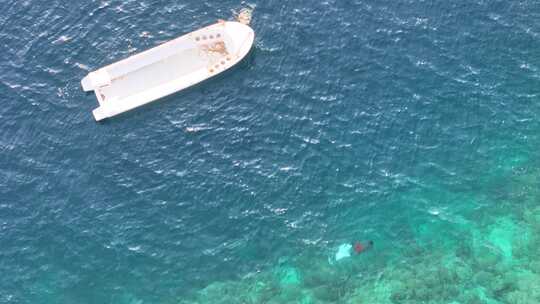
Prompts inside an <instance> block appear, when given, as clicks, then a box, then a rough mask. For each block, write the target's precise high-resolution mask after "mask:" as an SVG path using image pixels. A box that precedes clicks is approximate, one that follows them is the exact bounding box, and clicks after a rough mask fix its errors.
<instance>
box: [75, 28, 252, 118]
mask: <svg viewBox="0 0 540 304" xmlns="http://www.w3.org/2000/svg"><path fill="white" fill-rule="evenodd" d="M254 37H255V34H254V32H253V30H252V29H251V28H250V27H249V26H247V25H244V24H241V23H239V22H231V21H227V22H225V21H222V22H218V23H216V24H212V25H210V26H207V27H204V28H201V29H199V30H196V31H194V32H191V33H189V34H186V35H183V36H181V37H179V38H176V39H174V40H171V41H169V42H166V43H164V44H162V45H159V46H157V47H154V48H152V49H149V50H147V51H144V52H142V53H139V54H136V55H133V56H131V57H129V58H126V59H124V60H121V61H118V62H116V63H113V64H110V65H108V66H105V67H102V68H100V69H98V70H96V71H93V72H91V73H89V74H88V75H87V76H86V77H84V78H83V79H82V81H81V85H82V87H83V90H85V91H94V92H95V94H96V97H97V100H98V102H99V107H98V108H96V109H95V110H94V111H93V115H94V118H95V119H96V121H100V120H103V119H105V118H108V117H113V116H115V115H118V114H121V113H124V112H126V111H129V110H131V109H134V108H137V107H140V106H142V105H144V104H147V103H149V102H152V101H155V100H157V99H160V98H162V97H165V96H167V95H170V94H173V93H175V92H178V91H180V90H183V89H185V88H188V87H190V86H193V85H195V84H197V83H199V82H201V81H204V80H206V79H208V78H210V77H213V76H215V75H217V74H219V73H221V72H223V71H225V70H227V69H229V68H231V67H232V66H234V65H235V64H237V63H238V62H240V61H241V60H242V59H243V58H244V57H245V56H246V55H247V54H248V53H249V50H250V49H251V47H252V45H253V41H254Z"/></svg>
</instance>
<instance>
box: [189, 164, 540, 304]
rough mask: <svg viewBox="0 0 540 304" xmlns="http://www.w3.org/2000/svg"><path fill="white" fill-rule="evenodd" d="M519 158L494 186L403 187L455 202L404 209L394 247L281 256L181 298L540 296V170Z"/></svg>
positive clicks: (519, 302)
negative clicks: (520, 164) (462, 189)
mask: <svg viewBox="0 0 540 304" xmlns="http://www.w3.org/2000/svg"><path fill="white" fill-rule="evenodd" d="M514 163H515V161H514V162H511V164H510V165H507V166H505V168H503V169H504V171H505V172H507V173H508V174H509V175H508V176H507V179H506V182H504V183H502V182H501V181H500V177H493V178H492V179H489V178H486V179H484V181H483V183H489V184H490V187H494V185H497V187H496V191H492V192H486V193H482V194H478V193H472V192H471V193H457V194H456V193H452V192H450V191H444V190H443V189H438V190H437V191H434V192H433V193H421V194H419V192H418V191H413V192H409V193H405V194H403V195H402V196H401V199H402V200H416V201H419V200H425V201H426V202H427V203H426V204H427V205H429V204H431V203H432V202H435V201H438V202H440V201H447V202H448V203H447V205H449V204H451V203H454V202H457V203H456V205H455V206H452V207H455V208H445V207H444V204H443V207H437V206H432V205H429V206H426V209H427V210H428V212H427V213H428V214H427V215H426V214H425V213H424V214H420V213H419V211H416V210H413V211H407V212H404V215H403V216H404V218H405V217H406V219H407V220H408V221H409V225H408V228H407V229H405V230H404V231H401V232H400V233H401V234H400V235H401V237H402V238H406V242H402V241H397V240H394V241H393V242H392V244H393V247H390V248H392V250H384V249H382V248H385V249H388V248H389V247H388V246H387V247H384V246H379V247H377V245H376V246H375V248H374V250H372V251H370V252H367V253H365V254H361V255H351V256H347V255H343V253H342V252H341V253H339V254H338V256H339V259H338V261H336V259H335V256H336V252H338V250H339V249H338V248H339V247H336V248H335V249H336V250H334V251H333V252H331V253H330V254H317V253H310V254H301V255H299V256H296V257H286V258H282V259H280V261H279V262H278V263H277V266H275V267H274V268H272V269H268V270H265V271H262V272H260V273H257V274H255V275H252V276H248V277H246V278H244V279H239V280H235V281H229V282H216V283H213V284H211V285H209V286H208V287H206V288H205V289H203V290H200V291H198V292H197V293H196V294H195V296H194V297H193V298H191V299H186V300H183V301H182V302H181V303H182V304H192V303H304V304H315V303H320V304H324V303H344V304H361V303H377V304H387V303H388V304H413V303H430V304H431V303H433V304H435V303H452V304H458V303H463V304H465V303H467V304H481V303H482V304H497V303H501V304H502V303H507V304H529V303H530V304H532V303H540V288H538V286H540V256H539V255H538V252H540V251H539V249H540V187H539V186H540V172H528V171H527V170H521V171H520V170H516V169H515V167H512V166H513V164H514ZM510 167H512V168H510ZM419 196H420V198H419ZM435 198H437V199H435ZM468 202H473V203H468ZM458 204H459V205H458ZM468 206H472V207H470V208H469V207H468ZM479 206H480V207H479ZM450 210H451V211H450ZM485 210H489V211H490V212H485ZM341 249H343V248H341ZM329 257H330V259H329ZM332 258H334V259H333V260H334V262H332Z"/></svg>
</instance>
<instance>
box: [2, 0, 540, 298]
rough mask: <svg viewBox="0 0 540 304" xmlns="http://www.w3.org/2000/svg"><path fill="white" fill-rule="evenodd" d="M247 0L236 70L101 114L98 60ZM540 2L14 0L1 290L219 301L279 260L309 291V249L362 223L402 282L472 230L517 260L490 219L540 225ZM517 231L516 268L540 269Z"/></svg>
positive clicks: (470, 240)
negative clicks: (93, 84) (90, 77)
mask: <svg viewBox="0 0 540 304" xmlns="http://www.w3.org/2000/svg"><path fill="white" fill-rule="evenodd" d="M246 5H253V6H255V10H254V13H253V22H252V27H253V29H254V30H255V33H256V42H255V46H254V49H253V51H252V52H251V53H250V55H249V56H248V58H246V59H245V60H244V61H243V62H242V63H241V64H239V66H238V67H236V68H234V69H232V70H230V71H228V72H226V73H225V74H224V75H220V76H218V77H216V78H214V79H211V80H209V81H206V82H204V83H202V84H200V85H197V86H196V87H193V88H190V89H188V90H186V91H183V92H180V93H177V94H175V95H172V96H169V97H167V98H165V99H163V100H161V101H159V102H156V103H153V104H150V105H148V106H145V107H143V108H141V109H137V110H135V111H132V112H130V113H127V114H125V115H122V116H119V117H116V118H113V119H109V120H108V121H106V122H104V123H96V122H94V120H93V118H92V116H91V110H92V109H93V108H95V107H96V106H97V101H96V100H95V98H94V96H92V95H90V94H86V93H84V92H83V91H82V89H81V87H80V84H79V81H80V80H81V79H82V77H84V76H85V75H86V74H87V73H88V72H89V71H91V70H95V69H97V68H99V67H101V66H104V65H106V64H109V63H112V62H114V61H116V60H119V59H122V58H125V57H127V56H129V55H131V54H134V53H137V52H139V51H142V50H145V49H147V48H149V47H152V46H155V45H157V44H159V43H162V42H164V41H167V40H169V39H172V38H174V37H177V36H179V35H181V34H184V33H187V32H190V31H191V30H194V29H196V28H199V27H201V26H204V25H208V24H211V23H213V22H215V21H216V20H217V19H218V18H225V19H230V18H232V15H233V12H232V11H233V10H238V9H240V8H241V7H244V6H246ZM538 20H540V2H537V1H529V0H524V1H481V0H474V1H465V0H456V1H390V0H388V1H387V0H378V1H360V0H358V1H337V0H336V1H326V2H317V1H315V2H314V1H275V0H269V1H250V2H248V3H247V2H246V3H241V2H238V1H228V0H227V1H215V2H205V1H182V2H177V1H148V0H147V1H57V0H53V1H37V0H27V1H22V0H21V1H13V0H7V1H4V2H1V3H0V45H1V48H0V49H1V50H2V51H1V52H0V100H1V101H2V106H1V107H0V130H1V131H0V273H1V274H2V275H1V276H0V303H178V302H179V301H181V300H187V299H191V300H193V301H197V302H203V301H205V300H201V299H203V298H204V297H202V296H200V292H201V290H203V291H204V290H208V288H206V289H204V288H205V287H207V286H216V284H225V285H226V284H243V283H241V282H245V280H247V279H250V278H252V277H253V276H257V274H258V273H260V274H263V275H264V274H265V273H270V272H272V271H273V270H272V269H275V268H276V267H280V266H279V265H283V263H286V264H287V263H290V264H294V267H296V269H299V270H298V272H299V273H302V276H303V278H304V281H302V283H301V285H300V287H299V288H300V289H302V290H311V289H310V288H311V287H310V286H308V285H309V284H308V280H307V277H308V274H307V270H305V271H304V270H303V269H307V268H309V267H307V266H306V267H305V268H302V265H305V264H317V265H319V264H321V263H325V262H326V261H327V257H328V256H330V257H331V256H332V255H333V252H334V250H335V248H336V247H337V246H339V244H341V243H346V242H351V241H353V240H356V239H360V240H366V239H373V240H374V241H375V244H376V245H375V247H374V248H373V250H372V251H371V253H370V255H366V257H365V259H364V261H362V263H364V262H365V263H366V265H367V266H366V265H364V266H365V267H370V268H369V269H370V273H377V274H384V275H385V278H389V280H390V279H391V278H392V277H397V275H396V273H397V272H396V271H398V270H396V269H399V268H400V265H404V264H405V265H409V264H411V263H419V264H429V263H432V264H433V265H435V264H437V263H436V262H433V255H432V253H433V252H442V253H445V254H446V253H448V252H458V253H459V252H461V251H462V249H460V248H462V247H463V246H462V245H456V244H462V243H463V242H465V243H467V244H469V245H470V244H472V245H470V246H469V245H467V246H465V247H467V248H473V249H471V250H472V252H477V251H475V248H476V247H477V244H478V242H480V243H482V244H484V243H485V244H486V246H487V247H486V248H499V247H500V248H499V249H500V250H499V251H501V252H502V253H500V254H501V255H503V256H504V257H507V255H505V254H506V253H507V251H505V248H507V247H505V246H506V245H507V243H508V242H510V243H511V244H513V247H512V248H514V252H516V249H515V248H517V246H518V245H516V243H515V242H516V241H515V239H512V238H511V237H508V238H510V239H511V240H510V241H508V240H507V239H505V241H501V242H498V241H497V240H498V239H500V238H505V236H506V235H507V234H504V233H503V232H500V231H499V230H497V229H495V228H490V227H492V225H493V223H502V222H503V223H508V221H510V222H511V223H512V224H508V225H509V226H511V227H514V226H515V227H518V228H515V229H514V228H512V229H514V230H515V231H518V230H519V229H529V230H530V231H531V232H530V234H531V235H534V231H540V230H535V229H538V227H540V217H538V220H539V222H538V223H536V222H534V221H533V220H531V217H530V216H529V217H527V216H528V214H529V213H526V212H525V211H527V212H529V211H530V210H533V211H531V212H536V211H534V210H540V209H538V206H540V193H538V191H536V189H539V186H540V184H539V182H540V178H537V176H540V170H538V164H539V163H540V162H539V160H540V158H539V156H540V154H539V152H538V144H539V143H540V139H539V137H538V132H539V131H540V124H539V121H538V114H539V113H540V106H539V103H538V99H539V93H540V71H539V69H540V56H539V55H538V54H539V50H540V40H539V36H540V22H539V21H538ZM505 216H506V217H505ZM501 218H502V219H501ZM508 218H510V219H508ZM536 224H538V227H537V226H535V225H536ZM505 225H506V224H504V225H503V224H497V225H495V226H496V227H499V226H500V227H503V228H504V227H506V226H508V225H506V226H505ZM490 229H491V230H490ZM471 230H474V231H478V232H474V233H472V234H471V232H470V231H471ZM514 230H512V231H514ZM490 231H491V232H490ZM519 231H521V230H519ZM510 234H512V233H510ZM478 235H480V236H482V235H486V238H483V237H477V236H478ZM501 235H502V236H501ZM512 235H516V233H513V234H512ZM494 239H497V240H494ZM531 239H534V238H533V237H531ZM479 240H480V241H479ZM411 244H415V245H414V246H415V248H416V246H418V247H419V248H420V249H422V250H424V251H421V252H420V251H419V252H420V253H417V254H414V257H411V254H410V252H407V250H408V249H409V248H410V247H411ZM519 244H521V245H520V246H522V247H519V248H521V249H520V250H521V251H520V253H519V254H521V255H520V256H519V258H517V257H516V253H513V255H512V258H514V262H513V263H514V264H512V266H505V267H508V268H504V269H502V270H500V269H499V268H496V269H497V271H498V272H497V273H498V274H499V275H501V276H504V275H513V274H512V273H516V271H517V270H516V269H517V268H519V271H521V272H519V273H523V271H528V272H527V273H529V272H530V273H531V276H532V275H537V274H538V273H540V267H539V265H540V261H539V260H538V258H537V257H536V258H535V257H534V256H535V255H536V254H535V252H536V253H537V252H538V248H539V246H538V245H539V244H540V242H539V241H537V240H536V239H535V240H534V241H530V242H529V241H527V244H526V245H523V244H522V243H519ZM488 245H489V246H488ZM460 246H462V247H460ZM482 246H484V245H482ZM490 246H491V247H490ZM497 246H499V247H497ZM456 248H458V249H456ZM482 248H484V247H482ZM420 249H419V250H420ZM460 250H461V251H460ZM483 250H484V251H485V250H486V249H485V248H484V249H483ZM494 250H495V251H497V250H498V249H494ZM480 251H482V250H480ZM487 251H489V250H487ZM442 253H441V254H442ZM467 256H468V255H463V256H460V259H462V260H463V262H464V263H465V264H467V265H472V266H470V267H471V269H473V272H475V271H477V270H478V269H479V268H478V267H480V268H481V267H483V266H478V265H479V264H478V263H480V262H478V261H477V260H479V259H480V260H481V258H479V257H478V255H477V254H476V255H475V254H471V255H470V256H471V258H470V259H468V258H467ZM501 259H502V258H501ZM473 260H474V261H476V262H470V263H469V261H473ZM525 260H526V262H523V261H525ZM289 261H294V262H289ZM306 261H307V262H306ZM314 261H315V262H314ZM533 263H536V264H533ZM480 265H482V264H481V263H480ZM505 265H506V264H505ZM516 265H518V266H516ZM524 265H529V266H524ZM534 265H536V266H534ZM329 267H333V266H329ZM475 267H476V268H475ZM512 267H513V268H512ZM516 267H517V268H516ZM535 267H536V268H535ZM494 269H495V268H494ZM302 271H304V272H302ZM313 271H318V270H313ZM426 271H427V270H426ZM428 272H429V271H428ZM358 274H359V275H364V276H368V274H366V273H362V271H356V272H355V273H354V276H356V275H358ZM419 277H421V276H419ZM246 278H247V279H246ZM535 278H536V277H535ZM260 280H261V281H264V280H265V279H264V277H263V278H261V279H260ZM366 280H367V279H366ZM378 280H379V281H377V282H378V284H382V283H381V281H380V279H378ZM486 280H487V279H486ZM469 281H470V282H472V283H470V284H473V285H472V286H469V287H475V288H476V287H478V286H484V285H482V284H484V283H482V280H481V279H476V278H472V276H471V278H470V280H469ZM238 282H240V283H238ZM539 282H540V281H539ZM246 284H248V283H246ZM325 284H326V283H325ZM419 284H420V283H419ZM218 286H221V285H218ZM314 286H315V285H314ZM325 286H326V285H324V284H322V283H321V284H320V285H316V287H314V289H313V290H316V291H314V294H315V295H317V294H318V293H317V292H318V291H317V290H320V289H321V288H326V287H325ZM489 286H491V285H489V283H485V286H484V287H481V288H484V289H485V290H486V291H485V292H484V291H482V292H483V294H484V296H482V295H477V297H478V298H480V299H481V300H482V301H484V302H481V303H529V302H524V301H520V300H512V299H510V297H511V296H513V295H512V294H511V292H519V291H523V290H526V287H523V286H521V285H519V284H518V285H516V286H514V287H512V288H513V289H511V288H510V287H508V289H503V291H504V292H503V291H491V290H492V289H491V287H489ZM224 288H225V287H224ZM317 288H318V289H317ZM350 288H351V290H353V289H354V286H351V287H350ZM479 288H480V287H479ZM482 290H483V289H482ZM493 290H495V289H493ZM303 292H304V291H303ZM306 292H307V291H306ZM309 292H311V291H309ZM353 294H354V292H353V291H350V290H345V291H340V293H339V295H336V297H335V298H328V297H327V298H325V297H320V298H317V299H316V300H312V302H311V303H336V302H339V303H346V301H347V299H349V298H351V297H352V295H353ZM304 295H305V292H304ZM291 297H292V296H291ZM381 297H382V296H381ZM407 297H409V298H407ZM411 297H412V296H411V295H407V296H405V298H406V299H405V300H410V301H412V302H410V303H420V301H419V300H414V299H413V298H411ZM433 297H434V298H432V299H431V300H430V301H432V302H429V303H449V301H446V302H445V301H442V300H438V299H439V298H436V297H435V296H433ZM483 297H484V298H483ZM539 297H540V296H539ZM515 298H516V297H515V296H514V298H513V299H515ZM197 299H199V300H197ZM313 299H315V298H313ZM486 299H488V300H490V301H495V302H489V301H488V300H486ZM405 300H403V299H401V300H400V298H399V297H397V296H393V297H392V298H391V299H389V300H388V301H390V302H388V303H409V302H404V301H405ZM208 301H209V302H211V300H208ZM272 301H274V302H271V301H269V302H267V303H285V300H283V299H281V300H280V299H273V300H272ZM291 301H292V302H291V303H297V302H298V300H291ZM295 301H296V302H295ZM317 301H318V302H317ZM381 301H382V300H373V301H368V302H367V303H370V302H371V303H386V302H381ZM400 301H401V302H400ZM461 301H462V303H465V302H463V300H461ZM512 301H513V302H512ZM531 301H532V300H531ZM255 302H256V301H255ZM237 303H241V302H240V300H239V301H238V302H237ZM261 303H262V301H261ZM265 303H266V302H265ZM304 303H308V302H304ZM425 303H428V300H426V302H425ZM469 303H472V302H469ZM530 303H533V302H530Z"/></svg>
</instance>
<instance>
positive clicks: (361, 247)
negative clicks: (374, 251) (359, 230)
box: [353, 240, 373, 254]
mask: <svg viewBox="0 0 540 304" xmlns="http://www.w3.org/2000/svg"><path fill="white" fill-rule="evenodd" d="M371 247H373V241H371V240H369V241H368V242H367V244H362V243H360V242H359V241H356V242H354V244H353V249H354V252H355V253H356V254H361V253H362V252H365V251H366V250H368V249H370V248H371Z"/></svg>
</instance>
